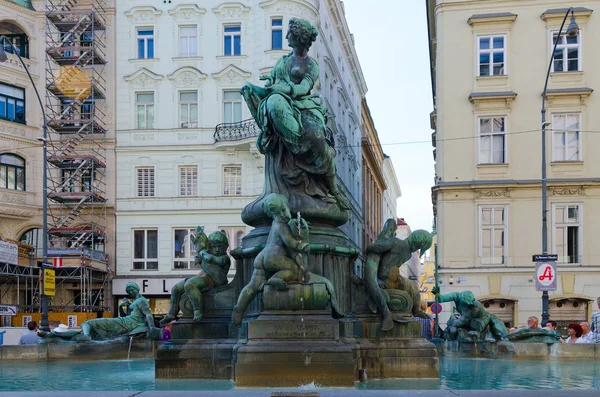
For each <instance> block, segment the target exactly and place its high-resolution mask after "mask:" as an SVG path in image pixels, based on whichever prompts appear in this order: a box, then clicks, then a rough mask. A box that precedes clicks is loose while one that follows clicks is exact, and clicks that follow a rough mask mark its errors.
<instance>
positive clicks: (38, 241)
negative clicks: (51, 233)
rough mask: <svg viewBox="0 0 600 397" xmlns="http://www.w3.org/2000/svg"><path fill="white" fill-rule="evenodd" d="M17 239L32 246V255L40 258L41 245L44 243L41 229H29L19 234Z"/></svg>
mask: <svg viewBox="0 0 600 397" xmlns="http://www.w3.org/2000/svg"><path fill="white" fill-rule="evenodd" d="M19 241H20V242H22V243H25V244H29V245H32V246H33V256H34V257H36V258H40V257H41V256H42V248H43V247H42V246H43V244H44V240H43V237H42V229H29V230H28V231H26V232H25V233H23V234H22V235H21V237H20V238H19Z"/></svg>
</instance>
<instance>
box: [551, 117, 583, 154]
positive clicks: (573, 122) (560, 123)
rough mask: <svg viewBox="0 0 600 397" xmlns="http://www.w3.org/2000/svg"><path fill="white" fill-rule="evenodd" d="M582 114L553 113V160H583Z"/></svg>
mask: <svg viewBox="0 0 600 397" xmlns="http://www.w3.org/2000/svg"><path fill="white" fill-rule="evenodd" d="M580 116H581V114H580V113H559V114H553V115H552V161H581V138H580Z"/></svg>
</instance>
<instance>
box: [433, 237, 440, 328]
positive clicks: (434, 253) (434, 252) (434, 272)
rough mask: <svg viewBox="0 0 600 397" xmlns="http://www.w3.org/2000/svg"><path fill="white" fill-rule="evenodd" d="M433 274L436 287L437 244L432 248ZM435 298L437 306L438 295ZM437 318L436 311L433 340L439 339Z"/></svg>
mask: <svg viewBox="0 0 600 397" xmlns="http://www.w3.org/2000/svg"><path fill="white" fill-rule="evenodd" d="M433 255H434V257H433V274H434V277H435V286H436V287H438V253H437V243H436V244H435V245H434V246H433ZM434 297H435V304H436V305H439V302H438V294H434ZM438 321H439V317H438V313H437V311H436V313H435V338H436V339H439V338H440V335H439V329H440V325H439V322H438Z"/></svg>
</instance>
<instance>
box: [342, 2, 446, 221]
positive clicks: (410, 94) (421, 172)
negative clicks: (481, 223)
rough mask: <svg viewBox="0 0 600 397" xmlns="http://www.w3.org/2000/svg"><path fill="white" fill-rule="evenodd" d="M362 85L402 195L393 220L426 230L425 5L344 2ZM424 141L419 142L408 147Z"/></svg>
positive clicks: (429, 173)
mask: <svg viewBox="0 0 600 397" xmlns="http://www.w3.org/2000/svg"><path fill="white" fill-rule="evenodd" d="M344 7H345V10H346V20H347V22H348V27H349V28H350V32H351V33H353V34H354V42H355V48H356V52H357V54H358V59H359V60H360V65H361V68H362V71H363V75H364V77H365V80H366V82H367V87H368V92H367V95H366V97H367V103H368V105H369V108H370V110H371V115H372V116H373V122H374V123H375V128H376V129H377V133H378V134H379V140H380V142H381V146H382V148H383V152H384V153H385V154H387V155H388V156H390V158H391V159H392V162H393V164H394V169H395V171H396V176H397V177H398V182H399V184H400V189H401V190H402V197H400V198H399V199H398V217H399V218H404V219H405V220H406V222H407V223H408V224H409V225H410V227H411V229H412V230H416V229H425V230H429V231H431V227H432V223H433V210H432V205H431V186H432V185H433V178H434V173H435V171H434V161H433V154H432V152H433V147H432V146H431V133H432V130H431V128H430V125H429V113H431V111H432V110H433V101H432V97H431V80H430V74H429V73H430V72H429V53H428V51H429V49H428V43H427V15H426V12H425V2H424V1H405V0H404V1H399V0H371V1H365V0H344ZM415 141H420V142H421V141H425V142H424V143H409V142H415Z"/></svg>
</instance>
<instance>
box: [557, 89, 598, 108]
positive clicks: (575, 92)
mask: <svg viewBox="0 0 600 397" xmlns="http://www.w3.org/2000/svg"><path fill="white" fill-rule="evenodd" d="M592 92H594V90H593V89H592V88H590V87H576V88H555V89H549V90H546V98H548V99H553V98H557V97H574V98H576V97H579V102H580V103H581V104H582V105H583V104H585V101H586V99H587V98H588V97H589V96H590V95H591V94H592Z"/></svg>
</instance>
